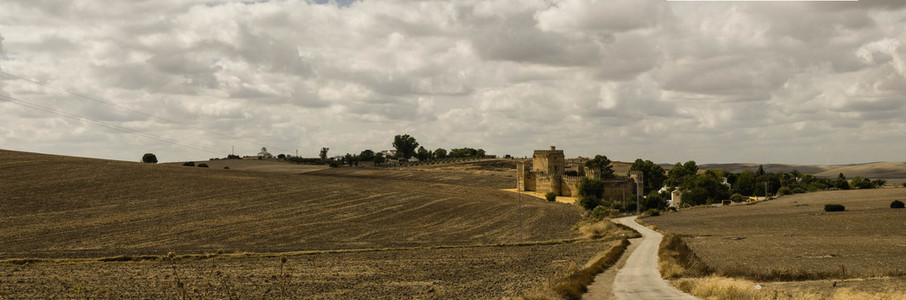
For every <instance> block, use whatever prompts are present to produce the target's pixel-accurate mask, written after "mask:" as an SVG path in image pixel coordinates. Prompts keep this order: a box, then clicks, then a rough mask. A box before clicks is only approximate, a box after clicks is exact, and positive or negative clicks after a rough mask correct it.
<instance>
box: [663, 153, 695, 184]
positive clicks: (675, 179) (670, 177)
mask: <svg viewBox="0 0 906 300" xmlns="http://www.w3.org/2000/svg"><path fill="white" fill-rule="evenodd" d="M696 173H698V165H696V164H695V161H694V160H690V161H687V162H686V163H684V164H681V163H678V162H677V163H676V165H673V168H672V169H670V171H669V172H667V180H665V181H664V183H665V184H667V186H669V187H679V186H684V185H688V181H690V180H691V178H692V177H694V176H695V174H696Z"/></svg>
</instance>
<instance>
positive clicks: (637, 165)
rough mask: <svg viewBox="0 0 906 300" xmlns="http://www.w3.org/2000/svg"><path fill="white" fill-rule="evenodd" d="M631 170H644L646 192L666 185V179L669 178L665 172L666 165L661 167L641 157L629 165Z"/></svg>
mask: <svg viewBox="0 0 906 300" xmlns="http://www.w3.org/2000/svg"><path fill="white" fill-rule="evenodd" d="M629 170H630V171H642V176H644V181H645V193H646V194H647V193H650V192H652V191H657V190H659V189H661V187H662V186H664V181H665V180H667V173H666V172H664V167H661V166H660V165H658V164H656V163H653V162H651V161H650V160H642V159H641V158H639V159H636V160H635V162H633V163H632V166H631V167H629Z"/></svg>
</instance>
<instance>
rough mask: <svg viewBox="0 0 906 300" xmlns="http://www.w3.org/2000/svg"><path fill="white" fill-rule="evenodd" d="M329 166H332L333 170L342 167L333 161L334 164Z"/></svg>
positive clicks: (331, 163)
mask: <svg viewBox="0 0 906 300" xmlns="http://www.w3.org/2000/svg"><path fill="white" fill-rule="evenodd" d="M328 166H330V167H331V168H339V167H340V164H338V163H337V162H335V161H332V162H330V164H329V165H328Z"/></svg>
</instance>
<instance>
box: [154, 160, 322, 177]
mask: <svg viewBox="0 0 906 300" xmlns="http://www.w3.org/2000/svg"><path fill="white" fill-rule="evenodd" d="M194 163H195V165H196V166H197V165H198V164H207V165H208V167H209V168H212V169H223V168H224V167H229V168H230V170H238V171H254V172H268V173H290V174H299V173H308V172H314V171H319V170H324V169H327V168H328V167H327V166H324V165H303V164H294V163H288V162H285V161H281V160H257V159H218V160H199V161H194ZM182 164H183V162H174V163H165V164H162V165H175V166H182ZM186 168H188V167H186ZM196 168H197V167H196Z"/></svg>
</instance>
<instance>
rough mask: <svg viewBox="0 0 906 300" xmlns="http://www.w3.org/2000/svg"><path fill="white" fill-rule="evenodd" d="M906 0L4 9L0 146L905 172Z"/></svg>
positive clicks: (510, 0) (132, 155)
mask: <svg viewBox="0 0 906 300" xmlns="http://www.w3.org/2000/svg"><path fill="white" fill-rule="evenodd" d="M904 42H906V1H901V0H887V1H881V0H861V1H859V2H668V1H665V0H610V1H592V0H564V1H554V0H538V1H535V0H491V1H448V2H447V1H414V0H393V1H383V0H382V1H372V0H363V1H348V0H344V1H339V2H335V1H330V2H328V1H296V0H294V1H241V2H240V1H218V0H210V1H184V0H148V1H116V0H109V1H100V0H97V1H89V0H73V1H52V0H48V1H45V0H41V1H38V0H4V1H2V2H0V69H2V73H0V148H2V149H12V150H23V151H32V152H43V153H56V154H66V155H76V156H87V157H99V158H110V159H121V160H131V161H136V160H138V159H140V157H141V155H142V154H143V153H145V152H153V153H155V154H157V156H158V158H159V159H160V160H162V161H179V160H189V159H206V158H209V157H223V156H225V155H226V154H228V153H230V151H231V147H233V146H234V147H235V151H236V153H237V154H241V155H250V154H255V153H257V152H258V149H259V148H260V147H261V146H267V147H268V148H269V149H270V150H271V152H274V153H287V154H292V153H295V151H296V150H297V149H298V151H299V154H301V155H303V156H309V157H313V156H317V153H318V150H319V149H320V148H321V147H322V146H326V147H330V149H331V150H330V154H331V155H333V154H345V153H347V152H350V153H356V152H359V151H361V150H363V149H373V150H382V149H390V148H391V143H392V140H393V136H394V135H396V134H401V133H409V134H411V135H413V136H415V137H416V138H417V139H418V141H419V142H420V143H421V144H422V145H424V146H426V147H427V148H430V149H435V148H439V147H442V148H446V149H450V148H456V147H464V146H468V147H474V148H484V149H485V150H487V152H488V153H494V154H500V155H503V154H513V155H519V156H523V155H531V151H532V150H533V149H544V148H547V147H549V146H550V145H556V146H557V147H558V148H562V149H565V150H566V154H567V156H578V155H582V156H590V155H594V154H605V155H607V156H608V157H610V158H611V159H614V160H622V161H632V160H634V159H636V158H644V159H650V160H653V161H656V162H663V163H672V162H677V161H686V160H696V161H698V162H699V163H707V162H761V163H801V164H840V163H858V162H871V161H904V160H906V158H904V155H906V154H904V153H906V45H904Z"/></svg>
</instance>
